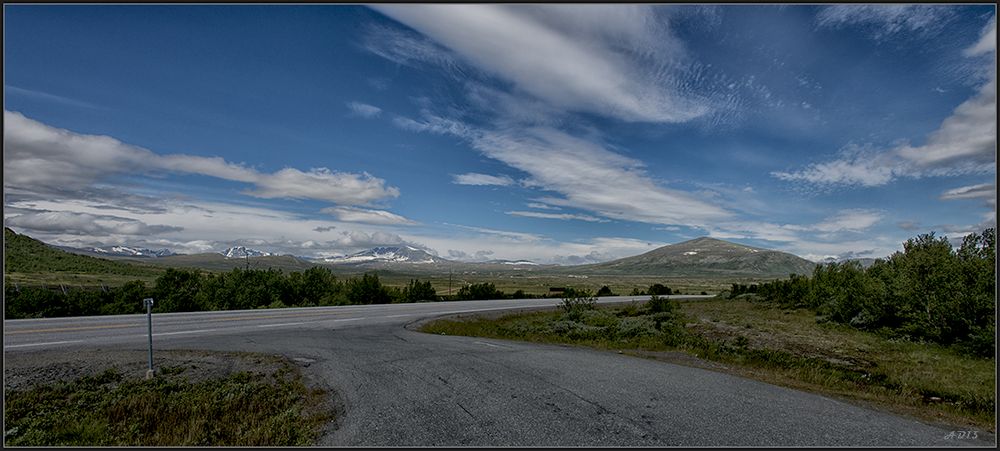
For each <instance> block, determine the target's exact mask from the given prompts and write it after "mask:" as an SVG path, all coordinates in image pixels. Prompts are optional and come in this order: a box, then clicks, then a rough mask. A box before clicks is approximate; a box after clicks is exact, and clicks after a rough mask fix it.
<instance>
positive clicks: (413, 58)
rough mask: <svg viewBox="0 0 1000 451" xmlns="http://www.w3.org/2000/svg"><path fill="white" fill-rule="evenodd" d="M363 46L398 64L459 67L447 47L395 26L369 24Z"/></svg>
mask: <svg viewBox="0 0 1000 451" xmlns="http://www.w3.org/2000/svg"><path fill="white" fill-rule="evenodd" d="M363 46H364V48H365V49H367V50H368V51H370V52H372V53H374V54H376V55H378V56H381V57H382V58H385V59H387V60H389V61H392V62H394V63H396V64H402V65H405V66H411V67H417V66H419V65H420V64H426V63H429V64H433V65H435V66H440V67H444V68H449V69H457V62H456V61H455V60H454V58H452V56H451V54H449V53H448V51H447V50H446V49H444V48H442V47H441V46H439V45H437V44H435V43H433V42H431V41H430V40H428V39H426V38H424V37H422V36H420V35H418V34H416V33H413V32H410V31H403V30H399V29H398V28H395V27H385V26H380V25H371V26H369V27H368V28H367V30H366V31H365V35H364V43H363Z"/></svg>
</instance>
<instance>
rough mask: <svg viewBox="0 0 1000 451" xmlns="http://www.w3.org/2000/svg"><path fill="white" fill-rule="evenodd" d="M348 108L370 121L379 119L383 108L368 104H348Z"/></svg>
mask: <svg viewBox="0 0 1000 451" xmlns="http://www.w3.org/2000/svg"><path fill="white" fill-rule="evenodd" d="M347 107H348V108H350V109H351V112H352V113H353V114H355V115H358V116H361V117H364V118H368V119H371V118H374V117H378V115H379V114H381V113H382V109H381V108H379V107H377V106H374V105H369V104H367V103H361V102H347Z"/></svg>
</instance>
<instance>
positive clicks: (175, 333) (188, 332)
mask: <svg viewBox="0 0 1000 451" xmlns="http://www.w3.org/2000/svg"><path fill="white" fill-rule="evenodd" d="M217 330H219V329H201V330H182V331H180V332H163V333H159V334H153V336H154V337H162V336H164V335H180V334H197V333H201V332H215V331H217ZM144 336H145V335H144Z"/></svg>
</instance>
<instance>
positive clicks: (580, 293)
mask: <svg viewBox="0 0 1000 451" xmlns="http://www.w3.org/2000/svg"><path fill="white" fill-rule="evenodd" d="M559 306H560V307H562V309H563V311H564V312H566V314H567V316H569V317H570V319H573V320H577V319H579V318H580V317H581V316H582V315H583V312H584V311H587V310H593V309H594V308H595V307H596V306H597V298H596V297H594V296H593V295H592V294H591V293H590V290H586V289H584V290H575V289H572V288H568V289H566V291H565V293H564V294H563V298H562V303H561V304H560V305H559Z"/></svg>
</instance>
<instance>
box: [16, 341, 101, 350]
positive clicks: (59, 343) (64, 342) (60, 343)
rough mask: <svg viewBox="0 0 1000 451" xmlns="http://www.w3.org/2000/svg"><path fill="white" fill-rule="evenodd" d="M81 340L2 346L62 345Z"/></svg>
mask: <svg viewBox="0 0 1000 451" xmlns="http://www.w3.org/2000/svg"><path fill="white" fill-rule="evenodd" d="M81 341H83V340H69V341H50V342H48V343H30V344H26V345H10V346H4V347H3V348H4V349H11V348H27V347H29V346H46V345H64V344H66V343H79V342H81Z"/></svg>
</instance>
